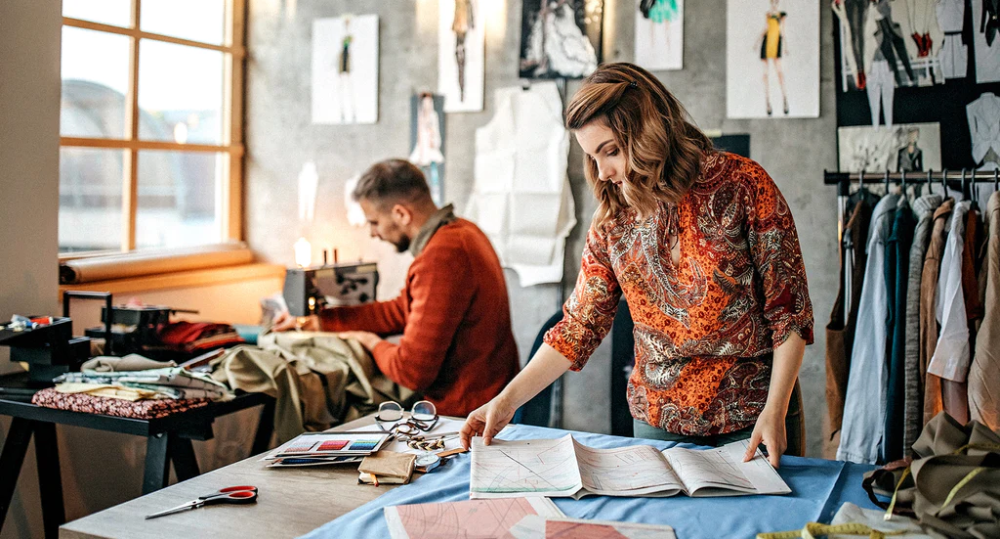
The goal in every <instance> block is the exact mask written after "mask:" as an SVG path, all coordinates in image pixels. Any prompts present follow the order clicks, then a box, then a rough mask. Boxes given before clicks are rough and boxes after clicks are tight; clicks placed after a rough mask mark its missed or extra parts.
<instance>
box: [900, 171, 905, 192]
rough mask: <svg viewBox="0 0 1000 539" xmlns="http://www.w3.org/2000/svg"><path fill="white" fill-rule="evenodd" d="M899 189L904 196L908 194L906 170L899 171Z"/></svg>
mask: <svg viewBox="0 0 1000 539" xmlns="http://www.w3.org/2000/svg"><path fill="white" fill-rule="evenodd" d="M899 189H900V191H902V192H903V196H906V171H905V170H900V171H899Z"/></svg>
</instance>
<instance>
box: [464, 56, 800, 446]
mask: <svg viewBox="0 0 1000 539" xmlns="http://www.w3.org/2000/svg"><path fill="white" fill-rule="evenodd" d="M566 124H567V127H568V128H569V129H571V130H572V131H573V132H574V133H575V135H576V138H577V141H578V142H579V143H580V146H581V147H582V148H583V150H584V152H585V153H586V157H585V170H586V176H587V181H588V182H589V183H590V185H591V187H592V188H593V190H594V194H595V196H596V197H597V201H598V209H597V212H596V213H595V216H594V220H593V222H592V223H591V226H590V231H589V233H588V236H587V244H586V247H585V248H584V251H583V261H582V264H581V268H580V275H579V278H578V279H577V283H576V288H575V290H574V291H573V295H572V297H570V299H569V300H568V301H567V302H566V305H565V306H564V309H563V310H564V317H563V320H562V321H561V322H560V323H559V324H557V325H556V326H555V327H554V328H552V330H550V331H549V332H548V333H547V334H546V335H545V344H544V345H543V346H542V347H541V349H540V350H539V351H538V353H537V354H536V355H535V356H534V358H533V359H532V360H531V361H530V362H529V363H528V365H527V366H526V367H525V369H524V370H523V371H521V373H520V374H518V375H517V377H516V378H515V379H514V380H513V381H512V382H511V383H510V384H509V385H508V386H507V387H506V388H505V389H504V390H503V391H502V392H501V394H500V395H498V396H497V397H496V398H494V399H493V400H492V401H490V402H489V403H487V404H486V405H484V406H483V407H481V408H479V409H477V410H476V411H474V412H473V413H472V414H471V415H470V416H469V418H468V420H467V421H466V423H465V425H464V426H463V428H462V434H461V436H462V443H463V445H465V446H466V447H468V446H469V442H470V438H471V436H473V435H478V434H481V435H483V436H484V438H485V440H484V441H485V442H486V443H487V444H488V443H490V441H491V440H492V438H493V436H494V435H496V434H497V432H499V431H500V429H501V428H503V427H504V426H505V425H506V424H507V423H508V422H509V421H510V419H511V417H512V416H513V414H514V411H515V410H516V409H517V408H518V407H519V406H521V405H522V404H524V403H525V402H527V401H528V400H529V399H531V398H532V397H533V396H534V395H535V394H537V393H538V392H539V391H541V390H542V389H543V388H545V387H546V386H548V385H549V384H550V383H552V382H553V381H554V380H556V379H557V378H559V376H561V375H562V374H563V373H564V372H565V371H566V370H567V369H573V370H579V369H580V368H582V367H583V366H584V364H585V363H586V361H587V359H588V357H589V356H590V354H591V353H592V352H593V350H594V349H595V348H596V347H597V345H598V344H599V343H600V341H601V339H602V338H603V337H604V336H605V335H606V334H607V332H608V330H609V329H610V328H611V324H612V321H613V318H614V314H615V312H616V310H617V307H618V300H619V298H620V297H621V296H622V295H623V294H624V296H625V299H626V301H627V302H628V306H629V309H630V310H631V313H632V318H633V320H634V322H635V343H636V345H635V368H634V369H633V371H632V375H631V378H630V380H629V389H628V400H629V408H630V410H631V412H632V416H633V418H634V419H635V435H636V436H637V437H642V438H658V439H665V440H678V441H690V442H695V443H701V444H708V445H715V444H721V443H728V442H731V441H735V440H737V439H744V438H750V440H751V443H750V449H749V451H748V455H752V454H753V451H754V450H755V449H756V447H757V445H758V444H760V443H763V444H764V445H766V446H767V448H768V450H769V452H770V459H771V462H772V464H774V465H775V466H777V465H778V457H779V456H780V455H781V454H782V453H783V452H784V450H785V445H786V438H785V423H784V421H785V414H786V411H787V407H788V401H789V397H790V395H791V392H792V388H793V386H794V383H795V379H796V376H797V374H798V370H799V366H800V365H801V363H802V353H803V351H804V346H805V344H807V343H808V342H811V341H812V328H813V317H812V306H811V304H810V301H809V294H808V289H807V286H806V277H805V269H804V267H803V264H802V256H801V253H800V250H799V244H798V238H797V236H796V232H795V224H794V222H793V221H792V216H791V214H790V213H789V210H788V206H787V204H786V203H785V200H784V199H783V198H782V196H781V193H779V192H778V189H777V187H776V186H775V185H774V183H773V182H772V181H771V178H770V177H768V175H767V173H766V172H765V171H764V170H763V169H762V168H761V167H760V165H758V164H757V163H754V162H753V161H750V160H749V159H744V158H742V157H738V156H735V155H732V154H727V153H721V152H717V151H715V150H713V148H712V144H711V142H710V141H709V139H708V138H707V137H706V136H705V135H704V134H703V133H702V132H701V131H699V130H698V128H697V127H695V126H694V125H692V124H691V123H690V121H689V120H688V119H687V115H686V112H685V111H684V108H683V107H682V106H681V104H680V103H679V102H678V101H677V100H676V98H674V96H673V95H671V94H670V92H668V91H667V89H666V88H664V86H663V84H661V83H660V82H659V81H658V80H657V79H656V78H655V77H653V76H652V75H651V74H649V73H648V72H647V71H645V70H643V69H641V68H639V67H637V66H634V65H631V64H609V65H605V66H602V67H601V68H599V69H598V70H597V71H596V72H595V73H594V74H593V75H591V76H590V77H589V78H588V79H587V80H586V81H585V82H584V84H583V86H582V87H581V88H580V90H579V91H578V92H577V93H576V95H575V96H574V97H573V100H572V101H571V103H570V104H569V107H568V109H567V113H566Z"/></svg>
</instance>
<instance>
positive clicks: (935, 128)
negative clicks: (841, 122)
mask: <svg viewBox="0 0 1000 539" xmlns="http://www.w3.org/2000/svg"><path fill="white" fill-rule="evenodd" d="M837 139H838V149H839V151H838V153H839V154H840V170H846V171H851V172H859V171H862V170H864V171H868V172H884V171H887V170H888V171H890V172H903V171H905V172H922V171H925V170H941V128H940V126H939V124H936V123H926V124H897V125H894V126H892V127H885V126H879V127H871V126H854V127H841V128H839V129H837Z"/></svg>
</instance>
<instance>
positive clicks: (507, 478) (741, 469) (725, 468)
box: [470, 434, 791, 499]
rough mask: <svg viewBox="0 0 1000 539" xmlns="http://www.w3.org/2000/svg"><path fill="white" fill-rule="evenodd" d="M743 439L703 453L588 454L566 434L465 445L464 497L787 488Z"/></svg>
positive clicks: (636, 448)
mask: <svg viewBox="0 0 1000 539" xmlns="http://www.w3.org/2000/svg"><path fill="white" fill-rule="evenodd" d="M748 443H749V440H741V441H738V442H733V443H731V444H728V445H724V446H722V447H718V448H715V449H706V450H694V449H685V448H681V447H672V448H669V449H664V450H663V451H659V450H657V449H656V448H654V447H652V446H648V445H632V446H627V447H618V448H613V449H595V448H591V447H587V446H585V445H581V444H580V443H578V442H577V441H576V440H574V439H573V437H572V436H571V435H569V434H567V435H566V436H563V437H562V438H557V439H554V440H553V439H550V440H517V441H506V440H496V439H494V440H493V443H492V444H491V445H488V446H487V445H485V444H483V440H482V438H475V439H473V441H472V481H471V485H470V490H471V493H470V497H471V498H474V499H475V498H513V497H522V496H550V497H573V498H577V499H579V498H581V497H583V496H587V495H594V494H596V495H605V496H673V495H676V494H680V493H684V494H687V495H688V496H735V495H741V494H788V493H790V492H791V489H790V488H788V485H787V484H786V483H785V482H784V480H782V479H781V476H779V475H778V472H776V471H775V470H774V468H772V467H771V465H770V463H768V461H767V459H766V458H765V457H764V455H763V454H762V453H761V452H760V451H759V450H758V451H757V454H756V455H755V456H754V458H753V459H752V460H750V462H743V455H744V453H745V452H746V450H747V445H748Z"/></svg>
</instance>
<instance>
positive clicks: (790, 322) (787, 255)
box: [744, 170, 813, 348]
mask: <svg viewBox="0 0 1000 539" xmlns="http://www.w3.org/2000/svg"><path fill="white" fill-rule="evenodd" d="M761 172H763V170H761ZM746 193H747V196H746V200H745V201H744V203H745V204H746V207H747V208H748V211H747V243H748V244H749V245H750V254H751V258H752V259H753V263H754V266H756V268H757V272H758V274H759V275H760V277H761V282H762V284H763V292H764V293H763V299H764V302H763V307H764V312H763V315H764V320H765V321H766V323H767V325H768V327H769V328H770V330H771V332H772V345H771V346H772V348H777V347H778V346H779V345H781V344H782V343H783V342H785V341H786V340H787V339H788V336H789V335H790V334H791V333H792V332H795V333H798V334H799V336H800V337H802V338H803V339H804V340H805V341H806V344H812V342H813V312H812V304H811V302H810V299H809V287H808V284H807V282H806V269H805V264H804V263H803V261H802V250H801V248H800V247H799V236H798V232H797V231H796V229H795V221H794V220H793V219H792V212H791V211H790V210H789V209H788V203H787V202H785V198H784V197H783V196H782V195H781V192H780V191H778V187H777V186H776V185H775V184H774V180H772V179H771V177H770V176H768V175H767V174H766V173H763V177H761V178H759V179H758V181H756V182H755V183H754V185H753V188H751V189H748V190H747V191H746Z"/></svg>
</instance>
